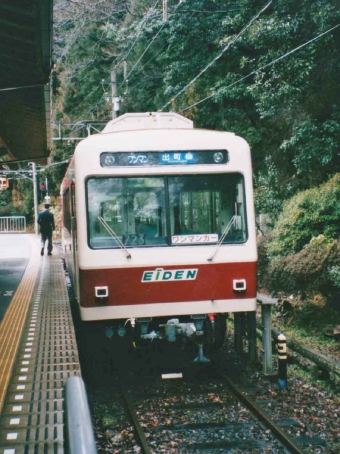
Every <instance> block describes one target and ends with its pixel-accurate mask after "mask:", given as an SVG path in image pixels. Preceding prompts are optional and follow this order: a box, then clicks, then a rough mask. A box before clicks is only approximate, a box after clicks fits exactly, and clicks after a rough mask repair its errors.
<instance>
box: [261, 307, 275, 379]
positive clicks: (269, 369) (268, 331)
mask: <svg viewBox="0 0 340 454" xmlns="http://www.w3.org/2000/svg"><path fill="white" fill-rule="evenodd" d="M271 309H272V306H271V304H264V303H262V305H261V311H262V325H263V330H262V364H263V373H264V374H265V375H271V374H272V373H273V361H272V312H271Z"/></svg>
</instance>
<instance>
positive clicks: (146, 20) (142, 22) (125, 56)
mask: <svg viewBox="0 0 340 454" xmlns="http://www.w3.org/2000/svg"><path fill="white" fill-rule="evenodd" d="M159 1H160V0H157V1H156V3H155V4H154V6H153V7H152V8H151V9H150V10H149V13H150V14H148V16H147V17H146V18H145V17H144V18H143V20H142V21H141V22H140V29H139V31H138V33H137V35H136V38H135V40H134V42H133V43H132V46H131V47H130V49H129V50H128V51H127V53H126V54H125V55H124V57H123V58H121V59H120V61H119V62H118V63H117V64H116V65H115V67H114V68H113V70H116V69H117V68H118V66H119V65H120V64H121V63H122V62H123V61H125V60H126V59H127V57H128V56H129V54H130V53H131V51H132V49H133V48H134V46H135V44H136V42H137V40H138V38H139V35H140V34H141V32H142V30H143V27H144V26H145V25H146V23H147V22H148V20H149V19H150V17H151V15H152V11H153V10H154V9H155V8H156V6H157V4H158V3H159Z"/></svg>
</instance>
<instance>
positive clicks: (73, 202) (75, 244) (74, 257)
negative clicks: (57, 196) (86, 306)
mask: <svg viewBox="0 0 340 454" xmlns="http://www.w3.org/2000/svg"><path fill="white" fill-rule="evenodd" d="M71 237H72V262H73V263H72V268H73V286H74V291H75V295H76V298H79V282H78V279H79V272H78V254H77V252H78V242H77V218H76V195H75V185H74V182H72V184H71Z"/></svg>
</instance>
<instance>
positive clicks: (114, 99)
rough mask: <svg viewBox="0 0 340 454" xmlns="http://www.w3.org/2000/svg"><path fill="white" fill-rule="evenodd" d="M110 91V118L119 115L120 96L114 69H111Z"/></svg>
mask: <svg viewBox="0 0 340 454" xmlns="http://www.w3.org/2000/svg"><path fill="white" fill-rule="evenodd" d="M111 90H112V91H111V93H112V119H114V118H117V117H118V116H119V109H120V97H119V96H118V86H117V75H116V71H115V70H112V71H111Z"/></svg>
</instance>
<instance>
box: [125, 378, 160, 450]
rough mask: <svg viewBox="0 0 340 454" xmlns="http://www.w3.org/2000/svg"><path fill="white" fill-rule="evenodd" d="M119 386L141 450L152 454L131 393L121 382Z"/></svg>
mask: <svg viewBox="0 0 340 454" xmlns="http://www.w3.org/2000/svg"><path fill="white" fill-rule="evenodd" d="M119 386H120V390H121V393H122V395H123V398H124V402H125V405H126V409H127V411H128V413H129V416H130V418H131V421H132V424H133V426H134V428H135V431H136V435H137V438H138V440H139V443H140V445H141V448H142V452H143V453H144V454H152V451H151V450H150V446H149V443H148V441H147V439H146V437H145V433H144V430H143V428H142V426H141V424H140V422H139V420H138V418H137V414H136V410H135V406H134V404H133V402H132V400H131V397H130V395H129V393H128V392H127V391H126V389H125V387H124V385H123V383H122V382H121V381H119Z"/></svg>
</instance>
